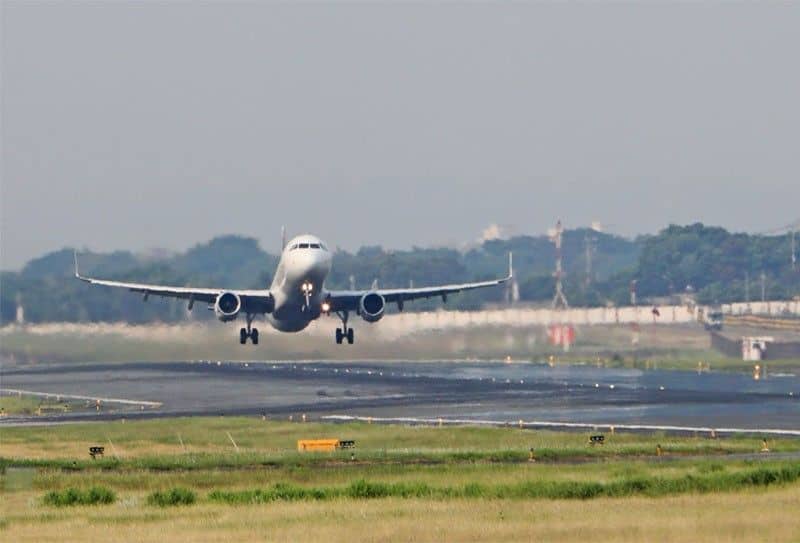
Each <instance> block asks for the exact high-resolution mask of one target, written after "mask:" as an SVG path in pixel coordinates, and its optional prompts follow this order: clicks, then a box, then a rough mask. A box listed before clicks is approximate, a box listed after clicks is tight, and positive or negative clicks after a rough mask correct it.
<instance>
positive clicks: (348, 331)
mask: <svg viewBox="0 0 800 543" xmlns="http://www.w3.org/2000/svg"><path fill="white" fill-rule="evenodd" d="M336 314H337V315H339V318H340V319H342V327H341V328H337V329H336V344H337V345H341V344H342V340H344V339H345V338H347V343H348V345H352V344H353V341H355V334H354V332H353V329H352V328H348V327H347V317H348V316H349V314H348V312H347V311H337V312H336Z"/></svg>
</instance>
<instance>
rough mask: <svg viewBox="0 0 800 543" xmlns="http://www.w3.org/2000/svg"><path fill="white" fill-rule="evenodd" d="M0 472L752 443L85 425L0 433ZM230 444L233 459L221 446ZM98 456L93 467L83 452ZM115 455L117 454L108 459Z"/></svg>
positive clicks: (252, 422) (342, 427) (232, 420)
mask: <svg viewBox="0 0 800 543" xmlns="http://www.w3.org/2000/svg"><path fill="white" fill-rule="evenodd" d="M0 432H2V434H1V436H0V437H1V438H2V439H0V465H26V466H33V467H52V468H69V469H111V468H114V469H120V468H130V469H154V470H170V469H187V470H189V469H205V468H210V467H225V468H233V467H246V466H251V467H280V466H291V465H294V466H315V465H321V464H331V463H347V462H349V453H347V452H343V453H339V454H300V453H297V452H296V443H297V440H299V439H306V438H317V437H320V438H321V437H336V438H340V439H354V440H356V445H357V449H356V456H357V459H358V461H359V462H366V461H370V462H374V463H397V462H405V463H423V462H428V463H469V462H494V463H504V462H525V461H527V459H528V455H529V449H531V448H533V449H534V451H535V454H536V458H537V459H538V460H539V461H562V460H570V459H573V460H574V459H597V458H611V457H637V456H651V455H653V454H655V450H656V445H657V444H660V445H661V446H662V449H663V450H664V451H666V452H667V454H669V455H692V454H702V455H705V454H720V455H724V454H731V453H748V452H757V451H758V450H759V449H760V448H761V439H760V438H759V437H758V436H726V437H725V438H719V439H707V436H701V437H691V436H672V435H670V436H668V435H664V434H658V433H656V434H632V433H627V434H626V433H619V432H618V433H616V434H614V435H611V434H610V433H609V432H608V431H606V432H605V433H606V444H605V445H603V446H602V447H590V446H588V445H587V441H588V434H589V433H595V432H589V433H569V432H554V431H544V430H525V429H519V428H493V427H467V426H463V427H451V426H446V427H443V428H437V427H427V426H426V427H422V426H418V427H413V426H401V425H378V424H368V423H348V424H332V423H312V422H309V423H290V422H282V421H262V420H261V419H259V418H252V417H249V418H248V417H205V418H201V417H197V418H178V419H159V420H147V421H135V422H131V421H127V422H125V421H114V422H108V423H102V424H96V423H82V424H69V425H60V426H52V427H9V428H2V430H0ZM228 433H230V435H231V436H232V437H233V438H234V439H235V441H236V443H237V445H238V448H239V452H238V453H237V452H236V451H235V450H234V448H233V445H232V443H231V441H230V439H229V438H228ZM92 445H102V446H105V450H106V456H105V457H103V458H99V459H97V460H91V459H90V458H89V455H88V447H90V446H92ZM770 448H771V449H773V450H774V451H796V450H800V439H774V440H773V439H771V440H770ZM115 451H116V453H115Z"/></svg>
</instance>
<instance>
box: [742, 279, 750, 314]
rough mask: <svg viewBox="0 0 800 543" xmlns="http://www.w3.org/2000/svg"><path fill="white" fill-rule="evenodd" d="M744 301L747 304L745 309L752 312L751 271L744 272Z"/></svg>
mask: <svg viewBox="0 0 800 543" xmlns="http://www.w3.org/2000/svg"><path fill="white" fill-rule="evenodd" d="M744 301H745V303H746V304H747V305H746V306H745V311H747V313H750V311H751V309H750V272H748V271H746V272H744Z"/></svg>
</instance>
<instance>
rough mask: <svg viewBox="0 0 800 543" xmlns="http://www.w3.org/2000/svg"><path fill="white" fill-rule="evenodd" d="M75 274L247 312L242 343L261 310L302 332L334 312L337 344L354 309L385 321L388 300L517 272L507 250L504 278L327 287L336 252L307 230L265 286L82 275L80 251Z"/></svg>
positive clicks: (254, 334) (229, 315) (224, 316)
mask: <svg viewBox="0 0 800 543" xmlns="http://www.w3.org/2000/svg"><path fill="white" fill-rule="evenodd" d="M74 256H75V277H76V278H78V279H80V280H81V281H84V282H86V283H89V284H92V285H103V286H106V287H115V288H124V289H128V290H130V291H132V292H139V293H142V296H143V299H144V300H145V301H147V299H148V297H150V296H162V297H167V298H181V299H185V300H188V301H189V306H188V309H189V310H190V311H191V310H192V308H193V307H194V303H195V302H204V303H207V304H208V308H209V309H210V310H213V311H214V313H215V315H216V317H217V318H218V319H219V320H220V321H222V322H230V321H233V320H236V319H237V318H238V317H239V315H241V314H243V315H244V316H245V320H246V322H247V326H246V327H245V328H242V329H241V330H239V343H241V344H242V345H244V344H246V343H247V340H248V339H250V340H251V342H252V344H253V345H258V328H254V327H253V326H252V323H253V320H254V319H255V317H256V316H257V315H264V316H265V318H266V320H267V322H269V324H270V325H272V327H273V328H275V329H276V330H279V331H281V332H299V331H301V330H303V329H304V328H306V327H307V326H308V325H309V324H310V323H311V321H313V320H315V319H318V318H319V317H320V316H321V315H327V316H330V315H331V313H333V314H335V315H336V316H338V317H339V319H340V320H341V321H342V326H341V328H336V335H335V337H336V343H337V344H340V345H341V344H342V342H343V341H344V340H346V341H347V343H348V344H351V345H352V344H353V341H354V335H355V334H354V332H353V329H352V328H350V327H348V326H347V323H348V318H349V316H350V312H355V314H356V315H358V316H360V317H361V318H362V319H363V320H365V321H366V322H368V323H374V322H378V321H379V320H381V318H382V317H383V315H384V313H385V310H386V306H387V304H390V303H394V304H397V308H398V310H400V311H402V310H403V304H404V303H405V302H408V301H411V300H416V299H419V298H430V297H434V296H441V298H442V301H443V302H444V303H446V302H447V296H448V295H449V294H453V293H456V292H461V291H464V290H472V289H477V288H485V287H492V286H496V285H501V284H503V283H506V282H507V281H509V280H511V278H512V277H513V273H514V272H513V266H512V262H513V261H512V255H511V253H509V255H508V275H506V276H505V277H503V278H501V279H495V280H491V281H479V282H475V283H462V284H452V285H440V286H433V287H420V288H391V289H380V288H377V285H375V284H373V288H371V289H369V290H328V289H326V288H325V278H326V277H327V275H328V273H330V271H331V263H332V260H333V255H332V253H331V252H330V251H329V250H328V247H327V246H326V245H325V243H324V242H323V241H322V240H321V239H319V238H318V237H316V236H312V235H309V234H305V235H301V236H297V237H295V238H294V239H292V240H291V241H289V242H288V243H283V251H282V253H281V257H280V261H279V262H278V267H277V269H276V271H275V277H274V279H273V280H272V285H271V286H270V288H269V289H266V290H229V289H221V288H195V287H172V286H164V285H148V284H143V283H128V282H123V281H109V280H106V279H96V278H93V277H86V276H84V275H81V274H80V271H79V270H78V253H77V251H76V252H75V255H74Z"/></svg>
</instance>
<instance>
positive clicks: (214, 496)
mask: <svg viewBox="0 0 800 543" xmlns="http://www.w3.org/2000/svg"><path fill="white" fill-rule="evenodd" d="M798 479H800V463H795V464H786V465H782V466H781V465H777V466H771V467H764V466H761V467H758V468H753V469H748V470H745V471H741V472H738V473H724V472H712V473H707V474H705V475H701V476H697V475H693V474H687V475H684V476H682V477H675V478H663V477H626V478H623V479H618V480H614V481H610V482H606V483H603V482H598V481H541V480H529V481H524V482H519V483H513V484H505V485H498V484H493V485H492V484H488V485H485V484H484V485H482V484H479V483H474V482H471V483H467V484H465V485H463V486H452V485H451V486H438V487H434V486H431V485H428V484H426V483H422V482H399V483H384V482H370V481H366V480H364V479H359V480H356V481H354V482H352V483H351V484H350V485H348V486H344V487H303V486H298V485H291V484H286V483H278V484H276V485H275V486H273V487H272V488H268V489H256V490H240V491H229V492H225V491H219V490H217V491H213V492H211V494H209V499H210V500H211V501H214V502H220V503H226V504H234V505H235V504H252V503H268V502H273V501H298V500H318V501H319V500H331V499H336V498H350V499H360V500H363V499H376V498H404V499H409V498H429V499H458V498H462V499H463V498H472V499H584V500H585V499H591V498H618V497H625V496H633V495H639V494H641V495H645V496H651V497H656V496H667V495H671V494H683V493H689V492H702V493H707V492H731V491H735V490H742V489H745V488H748V487H759V486H770V485H784V484H789V483H794V482H796V481H797V480H798Z"/></svg>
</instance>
